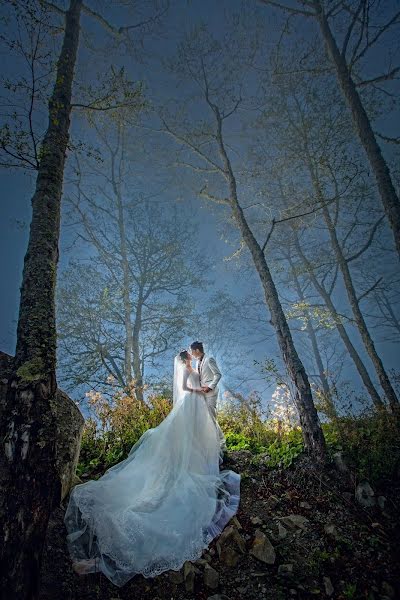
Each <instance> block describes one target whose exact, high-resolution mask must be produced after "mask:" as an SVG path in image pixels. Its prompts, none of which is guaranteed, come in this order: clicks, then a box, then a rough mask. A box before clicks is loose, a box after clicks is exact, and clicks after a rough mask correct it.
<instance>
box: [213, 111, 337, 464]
mask: <svg viewBox="0 0 400 600" xmlns="http://www.w3.org/2000/svg"><path fill="white" fill-rule="evenodd" d="M212 108H213V110H214V113H215V116H216V119H217V142H218V147H219V153H220V156H221V160H222V162H223V165H224V172H225V177H226V180H227V182H228V185H229V205H230V207H231V209H232V213H233V216H234V219H235V221H236V223H237V225H238V227H239V230H240V232H241V234H242V236H243V239H244V241H245V243H246V245H247V247H248V248H249V250H250V253H251V255H252V258H253V262H254V265H255V267H256V270H257V272H258V275H259V277H260V280H261V284H262V286H263V289H264V294H265V300H266V303H267V306H268V308H269V311H270V313H271V323H272V325H273V327H274V329H275V332H276V335H277V338H278V344H279V347H280V350H281V352H282V357H283V360H284V363H285V365H286V368H287V370H288V373H289V375H290V378H291V379H292V381H293V383H294V386H295V390H296V391H295V403H296V408H297V410H298V413H299V418H300V424H301V427H302V432H303V439H304V445H305V447H306V449H307V450H308V451H309V452H310V453H311V454H312V456H313V457H314V458H315V459H316V460H317V461H320V462H324V461H325V460H326V446H325V439H324V434H323V432H322V428H321V424H320V422H319V418H318V413H317V410H316V408H315V406H314V401H313V397H312V392H311V387H310V382H309V380H308V377H307V373H306V370H305V368H304V365H303V363H302V362H301V360H300V358H299V356H298V354H297V351H296V348H295V346H294V343H293V339H292V335H291V333H290V329H289V325H288V323H287V320H286V317H285V313H284V311H283V309H282V305H281V303H280V300H279V297H278V292H277V289H276V287H275V284H274V281H273V279H272V275H271V272H270V270H269V268H268V264H267V261H266V259H265V256H264V252H263V250H262V248H261V247H260V245H259V243H258V242H257V240H256V238H255V237H254V235H253V233H252V231H251V229H250V227H249V225H248V223H247V221H246V218H245V216H244V213H243V210H242V208H241V206H240V204H239V201H238V197H237V188H236V179H235V176H234V174H233V170H232V166H231V163H230V160H229V157H228V154H227V152H226V149H225V145H224V141H223V135H222V118H221V115H220V113H219V110H218V108H217V107H216V106H214V105H213V106H212Z"/></svg>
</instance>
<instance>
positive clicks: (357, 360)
mask: <svg viewBox="0 0 400 600" xmlns="http://www.w3.org/2000/svg"><path fill="white" fill-rule="evenodd" d="M293 239H294V243H295V247H296V250H297V252H298V255H299V256H300V258H301V260H302V262H303V264H304V266H305V268H306V269H307V273H308V276H309V277H310V280H311V282H312V284H313V286H314V288H315V289H316V291H317V292H318V293H319V295H320V296H321V298H322V299H323V301H324V302H325V304H326V307H327V308H328V310H329V312H330V315H331V317H332V319H333V320H334V322H335V325H336V329H337V331H338V333H339V335H340V337H341V339H342V341H343V343H344V345H345V347H346V349H347V351H348V353H349V355H350V357H351V359H352V360H353V362H354V365H355V367H356V369H357V371H358V373H359V375H360V377H361V380H362V382H363V384H364V386H365V388H366V390H367V391H368V393H369V395H370V397H371V400H372V402H373V404H374V405H375V406H376V408H377V409H379V410H382V409H384V408H385V405H384V403H383V402H382V399H381V398H380V396H379V394H378V392H377V391H376V389H375V386H374V384H373V383H372V380H371V378H370V376H369V374H368V370H367V368H366V366H365V365H364V363H363V361H362V359H361V356H360V355H359V354H358V352H357V350H356V349H355V347H354V346H353V344H352V342H351V340H350V338H349V336H348V333H347V331H346V328H345V327H344V325H343V323H342V322H341V320H340V317H339V316H338V314H337V311H336V308H335V305H334V304H333V302H332V299H331V297H330V295H329V294H328V292H327V291H326V289H325V288H324V286H323V285H322V284H321V283H320V282H319V281H318V279H317V277H316V275H315V273H314V270H313V268H312V265H311V263H310V261H309V260H308V259H307V257H306V256H305V254H304V252H303V250H302V248H301V246H300V242H299V239H298V237H297V233H296V232H295V231H293Z"/></svg>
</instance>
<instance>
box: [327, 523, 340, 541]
mask: <svg viewBox="0 0 400 600" xmlns="http://www.w3.org/2000/svg"><path fill="white" fill-rule="evenodd" d="M324 531H325V533H326V534H327V535H329V536H331V537H333V538H335V539H336V540H337V539H338V538H339V537H340V536H339V533H338V530H337V529H336V525H333V523H327V524H326V525H325V526H324Z"/></svg>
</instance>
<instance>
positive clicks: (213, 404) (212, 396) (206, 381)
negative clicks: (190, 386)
mask: <svg viewBox="0 0 400 600" xmlns="http://www.w3.org/2000/svg"><path fill="white" fill-rule="evenodd" d="M190 350H191V353H192V356H194V358H196V359H197V370H198V373H199V376H200V386H201V389H202V390H203V392H204V394H205V398H206V402H207V406H208V409H209V411H210V413H211V416H212V418H213V420H214V421H215V423H216V425H217V429H218V433H219V437H220V444H221V449H222V450H224V451H225V450H226V445H225V437H224V434H223V433H222V430H221V428H220V426H219V425H218V421H217V400H218V383H219V380H220V379H221V377H222V375H221V372H220V370H219V369H218V365H217V363H216V361H215V358H213V357H212V356H207V354H205V353H204V348H203V344H202V342H193V344H191V345H190Z"/></svg>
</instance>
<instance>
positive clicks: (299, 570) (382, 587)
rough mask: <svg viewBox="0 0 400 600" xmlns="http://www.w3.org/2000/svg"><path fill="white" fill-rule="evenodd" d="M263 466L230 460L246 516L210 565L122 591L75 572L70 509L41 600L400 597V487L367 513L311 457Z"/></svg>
mask: <svg viewBox="0 0 400 600" xmlns="http://www.w3.org/2000/svg"><path fill="white" fill-rule="evenodd" d="M253 462H254V461H253V460H252V456H251V454H250V453H248V452H246V451H241V452H232V453H230V455H229V459H228V463H227V466H226V468H231V469H234V470H235V471H238V472H240V473H241V475H242V482H241V504H240V509H239V512H238V514H237V518H236V519H234V520H233V521H231V523H230V524H229V525H228V527H227V528H226V529H225V531H224V532H223V533H222V535H221V536H220V538H219V539H217V540H214V541H213V543H212V544H211V545H210V547H209V549H208V550H206V551H205V552H204V554H203V557H202V559H200V560H199V561H197V562H196V563H194V564H192V563H186V564H185V565H184V567H183V568H182V570H181V571H180V572H171V571H170V572H167V573H163V574H162V575H160V576H158V577H156V578H154V579H145V578H144V577H141V576H136V577H134V578H133V579H132V580H131V581H129V582H128V583H127V584H126V585H125V586H123V587H122V588H118V587H115V586H114V585H113V584H112V583H110V582H109V581H108V580H107V579H106V578H105V577H104V576H103V575H102V574H92V575H84V576H79V575H76V574H75V573H74V572H73V570H72V568H71V562H70V559H69V555H68V551H67V547H66V541H65V529H64V524H63V515H64V510H65V506H61V507H60V508H58V509H57V510H56V511H55V512H54V514H53V517H52V519H51V522H50V524H49V528H48V534H47V541H46V550H45V555H44V561H43V565H42V575H41V596H40V600H60V599H63V600H64V599H65V600H78V599H79V600H89V599H90V600H92V599H93V600H95V599H96V600H117V599H119V600H144V599H146V600H157V599H158V600H207V599H208V600H242V599H246V600H247V599H248V600H253V599H256V598H257V599H258V598H263V599H267V600H286V599H288V598H293V599H299V600H300V599H305V598H333V599H343V600H345V599H359V598H360V599H361V598H363V599H367V600H388V599H394V598H397V597H400V592H399V589H400V588H399V581H398V574H399V573H400V551H399V543H400V517H399V514H400V493H399V492H400V480H399V479H397V481H394V482H386V483H385V484H382V487H381V489H379V490H374V492H375V496H374V500H373V502H375V505H374V506H372V507H369V508H364V507H362V506H361V505H360V503H359V502H358V501H357V500H356V498H355V489H354V486H351V484H349V483H346V481H345V480H344V479H343V476H341V475H339V473H338V472H337V471H336V470H335V469H334V468H333V467H332V468H327V469H326V470H325V471H324V472H323V473H319V472H318V471H316V470H315V469H314V468H313V466H312V464H311V462H310V461H309V459H308V458H307V457H301V458H300V459H298V460H297V461H296V463H295V464H294V465H292V467H290V468H289V469H285V470H284V469H269V468H268V467H267V465H266V464H263V463H261V464H253ZM376 500H379V502H377V501H376Z"/></svg>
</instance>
